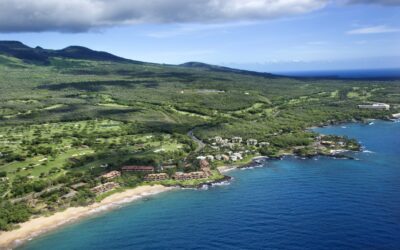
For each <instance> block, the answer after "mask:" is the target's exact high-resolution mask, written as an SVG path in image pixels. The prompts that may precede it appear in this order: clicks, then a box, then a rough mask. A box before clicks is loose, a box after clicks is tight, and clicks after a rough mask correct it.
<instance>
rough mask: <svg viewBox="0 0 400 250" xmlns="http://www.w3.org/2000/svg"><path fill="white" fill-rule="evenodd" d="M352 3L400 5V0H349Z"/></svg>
mask: <svg viewBox="0 0 400 250" xmlns="http://www.w3.org/2000/svg"><path fill="white" fill-rule="evenodd" d="M348 3H350V4H377V5H400V1H399V0H349V1H348Z"/></svg>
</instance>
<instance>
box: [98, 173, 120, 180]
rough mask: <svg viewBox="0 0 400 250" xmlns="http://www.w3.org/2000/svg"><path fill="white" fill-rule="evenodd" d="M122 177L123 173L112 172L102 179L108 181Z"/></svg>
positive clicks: (104, 175)
mask: <svg viewBox="0 0 400 250" xmlns="http://www.w3.org/2000/svg"><path fill="white" fill-rule="evenodd" d="M120 176H121V172H119V171H111V172H108V173H106V174H103V175H102V176H101V177H102V178H104V179H107V180H110V179H114V178H117V177H120Z"/></svg>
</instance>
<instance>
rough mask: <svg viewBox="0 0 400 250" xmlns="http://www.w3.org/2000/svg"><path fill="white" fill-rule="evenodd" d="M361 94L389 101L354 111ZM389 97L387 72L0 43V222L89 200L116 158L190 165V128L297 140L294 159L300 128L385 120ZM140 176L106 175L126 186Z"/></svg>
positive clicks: (398, 90) (397, 89) (310, 137)
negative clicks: (153, 60) (295, 71)
mask: <svg viewBox="0 0 400 250" xmlns="http://www.w3.org/2000/svg"><path fill="white" fill-rule="evenodd" d="M370 102H386V103H389V104H391V106H392V108H391V110H390V111H374V110H360V109H358V108H357V105H358V104H364V103H370ZM399 105H400V81H395V80H392V81H376V80H373V81H372V80H362V81H361V80H330V79H293V78H286V77H280V76H274V75H270V74H263V73H255V72H248V71H240V70H232V69H229V68H223V67H217V66H210V65H205V64H199V63H188V64H184V65H181V66H172V65H159V64H149V63H141V62H136V61H130V60H126V59H123V58H118V57H115V56H113V55H110V54H107V53H100V52H95V51H91V50H88V49H86V48H82V47H69V48H67V49H64V50H60V51H52V50H44V49H41V48H35V49H32V48H29V47H27V46H25V45H22V44H20V43H13V42H7V43H0V124H1V126H0V198H1V205H0V230H7V229H10V228H11V227H12V225H13V224H15V223H18V222H21V221H25V220H27V219H28V218H29V216H30V215H31V214H35V213H44V212H51V211H54V210H56V209H59V208H65V207H68V206H71V205H84V204H88V203H90V202H93V201H94V200H95V196H94V194H93V193H92V192H91V191H90V188H91V187H94V186H96V185H98V184H100V183H102V182H103V181H104V180H102V179H99V178H98V176H99V175H100V174H102V173H104V172H107V171H110V170H115V169H119V168H120V167H121V166H122V165H124V164H145V165H146V164H149V165H153V166H156V167H160V166H162V165H166V164H175V165H176V166H177V169H176V170H181V171H189V170H191V169H192V168H191V167H189V168H187V169H185V168H184V159H186V160H187V159H193V158H194V157H195V156H196V154H199V153H201V152H196V151H195V149H196V147H197V144H196V143H195V142H193V141H192V140H191V139H190V137H189V136H188V135H187V133H188V132H189V131H191V130H192V129H194V133H195V135H196V136H197V137H199V138H201V139H203V140H204V141H207V140H209V139H210V138H212V137H214V136H221V137H224V138H232V137H234V136H241V137H243V138H244V139H249V138H254V139H258V140H259V141H267V142H269V143H270V146H269V147H266V148H261V149H259V151H260V153H261V154H265V155H277V154H278V153H279V152H280V151H287V150H292V149H293V148H295V147H297V148H296V150H297V151H296V152H299V154H302V155H303V154H304V155H305V154H308V153H309V151H310V150H311V149H310V145H312V143H313V142H314V140H315V138H316V136H317V135H315V134H314V133H310V132H307V131H306V129H307V128H309V127H311V126H319V125H323V124H329V123H338V122H344V121H351V120H358V121H363V120H364V119H368V118H381V119H386V118H389V117H390V115H391V114H393V113H398V112H399ZM206 150H209V149H207V148H206V149H204V150H203V152H204V151H206ZM204 153H206V152H204ZM176 170H174V171H176ZM142 177H143V176H140V175H134V174H126V175H123V176H121V177H119V178H118V179H117V182H118V183H120V184H121V186H122V187H134V186H136V185H138V184H140V183H141V181H142ZM77 183H84V184H85V185H84V186H81V187H78V188H77V187H74V185H75V184H77ZM71 193H73V194H74V195H71V196H68V194H71Z"/></svg>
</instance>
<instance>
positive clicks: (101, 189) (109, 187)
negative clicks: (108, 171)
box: [90, 182, 119, 194]
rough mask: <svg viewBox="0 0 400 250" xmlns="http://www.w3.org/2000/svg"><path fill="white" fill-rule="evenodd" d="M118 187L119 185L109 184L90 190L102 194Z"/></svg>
mask: <svg viewBox="0 0 400 250" xmlns="http://www.w3.org/2000/svg"><path fill="white" fill-rule="evenodd" d="M117 187H119V184H118V183H115V182H107V183H104V184H101V185H98V186H96V187H94V188H92V189H90V190H91V191H92V192H93V193H95V194H102V193H105V192H108V191H110V190H113V189H114V188H117Z"/></svg>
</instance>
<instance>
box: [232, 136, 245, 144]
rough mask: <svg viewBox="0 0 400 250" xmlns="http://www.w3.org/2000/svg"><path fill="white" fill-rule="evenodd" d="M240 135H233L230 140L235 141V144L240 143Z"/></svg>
mask: <svg viewBox="0 0 400 250" xmlns="http://www.w3.org/2000/svg"><path fill="white" fill-rule="evenodd" d="M242 140H243V139H242V137H239V136H236V137H233V138H232V142H233V143H237V144H240V143H242Z"/></svg>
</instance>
